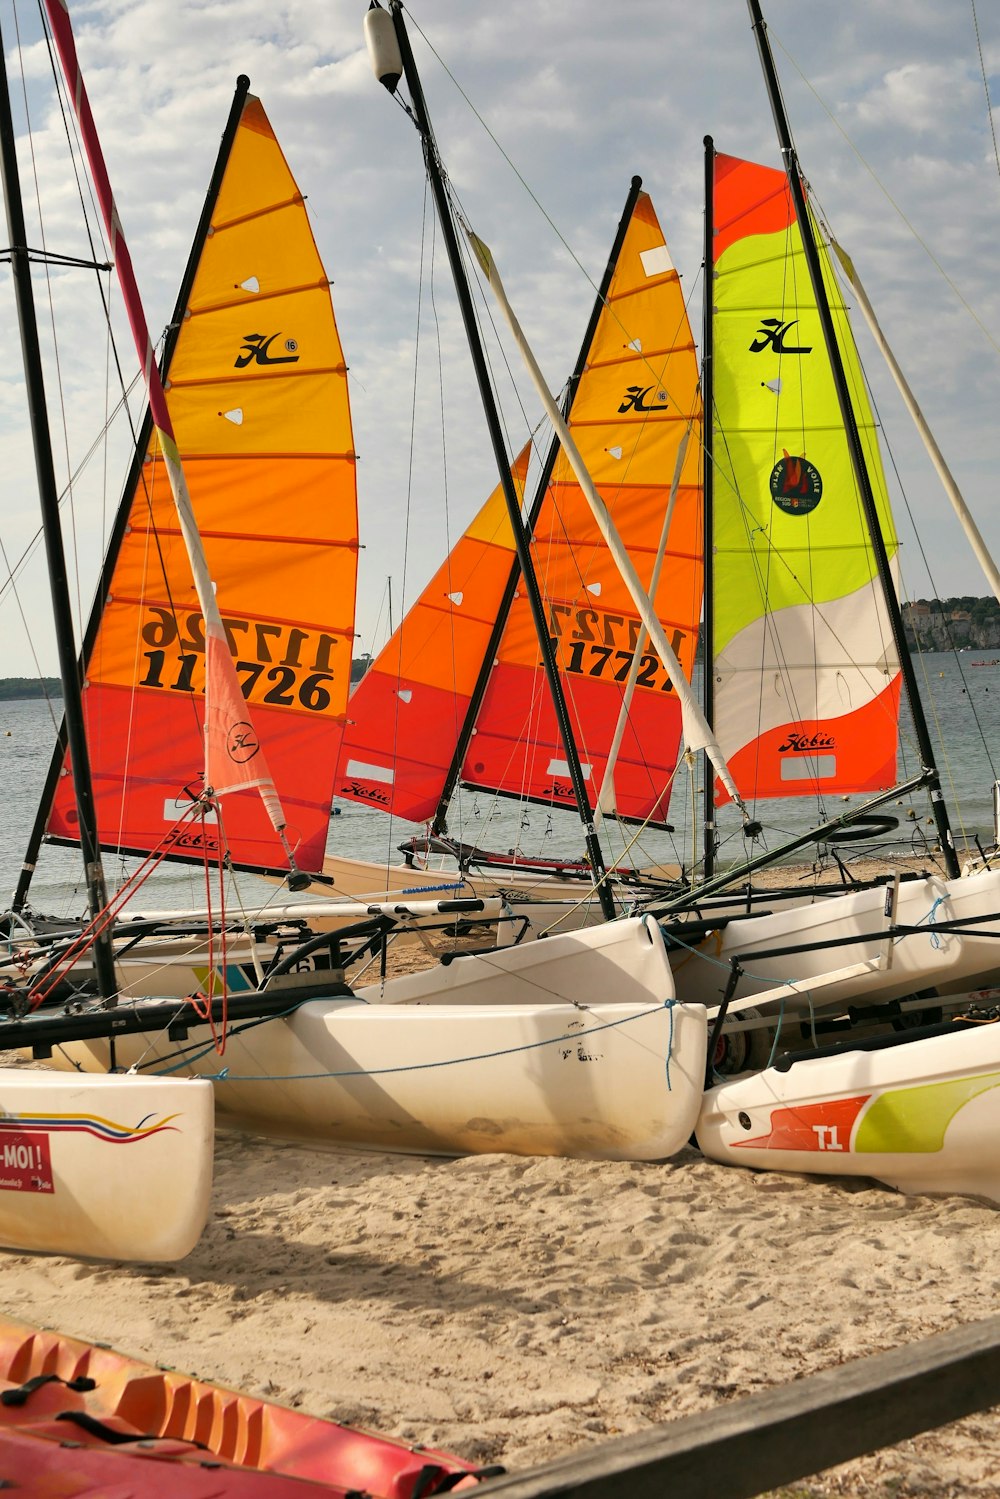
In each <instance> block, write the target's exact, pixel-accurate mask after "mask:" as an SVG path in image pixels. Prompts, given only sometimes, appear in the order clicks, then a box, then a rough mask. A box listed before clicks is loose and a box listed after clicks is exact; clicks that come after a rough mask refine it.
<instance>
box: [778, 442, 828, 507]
mask: <svg viewBox="0 0 1000 1499" xmlns="http://www.w3.org/2000/svg"><path fill="white" fill-rule="evenodd" d="M769 483H770V488H771V495H772V497H773V499H774V503H775V504H776V505H777V507H778V509H779V510H783V511H784V512H785V514H786V515H808V514H809V512H810V510H815V509H816V506H817V505H818V504H819V502H820V500H821V499H822V497H823V480H822V479H821V478H820V476H819V470H818V469H816V468H814V467H813V465H812V464H811V463H809V462H807V461H806V459H805V458H803V457H801V456H800V457H796V456H795V455H794V454H792V453H788V452H786V453H785V455H784V457H783V458H780V459H779V460H778V462H777V463H776V464H775V465H774V468H773V469H772V470H771V478H770V481H769Z"/></svg>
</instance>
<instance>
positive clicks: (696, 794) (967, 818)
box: [0, 651, 1000, 914]
mask: <svg viewBox="0 0 1000 1499" xmlns="http://www.w3.org/2000/svg"><path fill="white" fill-rule="evenodd" d="M914 662H915V666H916V670H917V674H918V677H919V678H920V681H921V695H922V697H923V699H924V702H925V709H926V711H927V713H928V717H929V719H930V726H931V735H932V739H933V741H934V747H935V753H936V755H937V763H938V768H939V771H940V774H941V781H942V786H943V789H944V794H945V800H946V802H947V804H948V808H949V813H950V816H951V820H952V825H953V828H954V830H955V837H956V842H957V843H958V844H959V846H960V847H962V846H974V843H975V840H976V838H977V837H978V838H979V839H980V840H981V841H982V843H983V844H984V845H986V844H989V843H992V841H993V810H992V784H993V781H994V780H995V779H996V769H995V766H994V763H993V761H994V758H995V759H996V760H997V761H998V762H1000V660H994V659H993V658H992V657H990V656H989V655H988V653H984V652H977V651H972V652H969V651H965V652H962V653H960V654H959V655H952V654H948V655H944V654H942V655H937V654H925V655H922V656H918V657H915V658H914ZM697 685H698V684H697V678H696V682H695V686H696V688H697ZM60 707H61V705H60V704H59V703H58V702H57V703H55V704H53V705H50V704H49V703H47V702H45V701H43V700H40V699H33V700H29V701H11V702H0V777H2V785H3V788H4V793H5V796H4V811H5V816H4V827H3V837H2V839H0V906H2V905H5V904H6V903H7V900H8V899H9V895H10V892H11V891H12V890H13V888H14V885H15V883H16V881H17V877H18V873H19V870H20V867H21V864H22V862H23V859H24V851H25V847H26V844H27V841H28V837H29V834H30V830H31V826H32V823H33V821H34V818H35V813H36V809H37V806H38V801H39V797H40V794H41V789H42V783H43V781H44V778H45V774H46V770H47V768H48V763H49V757H50V754H51V749H52V745H53V742H54V740H55V732H56V729H55V715H57V714H58V712H59V710H60ZM918 773H919V757H918V756H917V754H916V750H915V747H914V739H913V732H912V727H911V725H910V723H909V719H908V715H907V714H906V713H905V712H904V715H903V720H902V722H901V725H900V753H899V762H898V779H899V781H900V783H902V782H903V781H905V780H906V779H908V778H910V777H913V776H916V775H917V774H918ZM278 789H279V792H280V789H281V788H280V787H279V788H278ZM864 800H865V798H864V797H861V796H853V797H850V798H841V797H838V796H833V797H828V798H826V799H825V801H824V802H823V803H822V804H819V803H817V801H816V800H815V799H814V798H803V799H787V800H782V801H775V802H766V803H764V802H762V803H760V804H759V805H758V806H757V807H756V808H754V812H755V814H756V815H757V817H758V818H759V819H760V821H761V822H763V823H764V825H765V833H764V835H763V837H762V838H761V839H759V840H755V841H754V842H753V843H752V844H751V843H749V842H748V841H747V840H745V839H744V838H743V836H742V834H741V832H740V820H739V818H738V817H737V816H736V814H735V812H734V810H733V809H732V808H731V807H730V808H723V809H720V812H719V814H718V822H719V831H720V838H721V852H720V859H721V862H722V863H723V864H727V863H732V862H737V861H739V860H740V859H742V858H743V857H746V856H748V855H756V854H757V853H759V852H761V851H762V850H763V849H764V848H768V849H772V850H773V849H777V848H779V847H780V846H781V845H782V844H783V843H784V842H785V841H787V840H790V839H792V838H795V837H797V836H799V835H800V834H804V833H806V832H808V831H809V830H810V829H811V828H813V827H815V826H816V825H817V824H818V823H819V822H821V821H823V820H825V819H828V818H833V817H836V816H838V815H839V814H840V813H841V812H843V811H845V810H848V808H850V807H857V806H859V805H860V804H861V803H862V802H863V801H864ZM692 805H694V807H695V808H696V809H697V811H698V813H699V816H700V812H701V793H700V791H698V790H697V788H696V786H695V783H694V781H693V779H692V777H691V775H690V774H689V771H688V769H687V768H686V767H682V768H681V769H680V770H679V771H678V773H677V775H676V778H675V784H674V788H673V794H672V798H671V804H670V813H669V817H670V821H671V823H672V825H673V827H674V829H675V831H674V832H672V833H665V832H662V831H652V830H645V831H639V832H637V831H636V830H635V829H626V828H618V827H617V825H609V826H608V828H606V829H605V830H604V832H603V833H602V840H603V843H604V847H605V850H606V852H610V853H611V854H612V855H613V856H615V857H619V858H621V860H622V862H623V863H627V864H631V865H634V866H642V865H646V864H652V863H679V864H682V865H683V866H684V867H685V868H690V867H691V866H692V864H693V863H694V862H695V861H696V860H697V859H698V857H699V856H700V850H701V834H700V831H699V830H698V829H697V828H696V827H694V826H693V825H692ZM884 810H885V811H886V812H888V813H891V814H892V815H894V816H895V817H897V818H898V819H899V826H898V828H897V829H896V830H895V831H894V832H892V833H890V834H888V835H883V836H882V837H881V838H880V839H879V840H878V842H877V844H874V845H871V846H866V845H859V844H854V843H851V844H845V845H842V846H841V847H840V853H841V856H842V857H844V856H849V855H850V854H851V853H853V852H855V851H860V850H861V849H862V848H868V847H870V851H873V852H874V851H876V850H877V851H878V852H879V853H883V854H890V853H893V852H900V851H902V852H910V851H916V852H919V853H923V852H925V851H929V850H933V849H934V847H935V841H936V840H935V828H934V825H933V821H932V819H931V816H930V809H929V804H928V800H927V796H926V793H925V792H914V793H910V794H909V795H907V796H905V797H902V798H894V799H893V800H892V801H891V802H890V803H889V804H888V806H887V807H886V808H885V809H884ZM449 827H450V831H451V832H452V834H453V835H454V836H455V837H456V838H461V839H463V840H464V841H465V842H468V843H476V844H478V845H479V846H480V847H482V848H485V849H491V850H494V851H496V850H499V851H501V852H507V851H508V850H511V849H514V848H517V849H519V850H521V851H522V852H523V853H524V854H525V855H534V856H540V857H543V858H557V859H558V858H573V859H576V858H580V857H581V856H582V855H583V852H584V840H583V833H582V830H581V826H580V822H579V819H578V818H577V817H576V816H575V814H573V813H570V812H565V811H552V812H550V811H548V810H547V809H546V808H544V807H536V806H520V805H518V804H515V803H513V802H511V801H508V800H505V799H500V798H497V799H493V798H491V797H489V796H487V795H486V794H484V793H482V792H480V793H475V794H472V793H469V792H462V793H459V794H457V795H456V798H455V801H454V802H453V804H452V809H451V813H450V816H449ZM423 831H424V829H423V828H422V827H414V826H413V825H412V824H410V823H406V822H402V821H400V820H399V819H398V818H389V817H387V816H385V814H384V813H381V812H378V811H374V810H372V809H371V808H368V807H363V806H360V805H358V804H356V803H353V802H346V801H345V802H340V801H338V802H335V803H334V807H333V816H332V817H331V820H330V834H329V839H328V845H327V846H328V848H329V851H330V852H331V853H336V854H342V855H345V856H347V857H349V858H357V859H367V860H372V861H374V862H379V863H385V864H390V863H398V862H399V860H400V855H399V853H398V852H397V846H398V845H399V844H400V843H402V842H404V841H405V840H406V839H407V838H410V837H413V836H414V835H419V834H420V833H422V832H423ZM819 851H820V850H819V848H818V846H817V845H816V844H809V845H806V846H805V848H803V849H800V850H799V851H797V852H796V853H795V854H794V855H793V856H792V857H794V859H795V861H796V862H809V861H810V860H812V859H813V858H815V857H816V856H817V855H818V853H819ZM137 862H138V861H137V860H135V859H130V860H124V861H123V860H119V859H116V858H115V857H113V856H108V857H107V859H106V875H107V879H108V883H109V886H111V887H114V886H115V885H116V884H118V883H119V882H120V881H121V880H122V879H123V878H124V877H125V876H126V875H127V874H129V873H130V872H131V870H132V869H134V867H135V865H136V863H137ZM239 880H240V882H241V884H240V888H241V890H243V892H244V895H245V899H246V900H247V902H248V903H249V902H252V901H254V900H260V899H267V898H269V897H271V898H273V896H274V893H275V892H274V888H273V887H272V886H270V885H265V884H264V883H263V882H262V881H259V880H255V879H253V877H250V876H240V877H239ZM204 900H205V888H204V874H203V872H202V871H201V870H200V869H199V868H197V867H195V866H182V865H173V866H170V867H169V869H168V868H167V867H166V866H161V869H160V870H158V871H157V873H156V875H155V877H154V878H153V879H152V880H150V881H149V883H148V884H147V885H146V886H145V887H144V889H143V891H142V892H141V894H140V895H139V896H138V897H137V904H138V905H140V906H143V907H146V908H147V909H148V908H151V907H175V906H193V907H200V906H202V905H203V904H204ZM31 902H32V905H33V906H34V908H35V909H36V910H38V911H47V912H52V913H55V914H78V913H80V912H82V911H83V910H84V908H85V904H86V899H85V891H84V885H83V879H82V868H81V863H80V855H79V851H78V850H75V849H67V848H56V847H52V846H44V847H43V848H42V851H41V854H40V856H39V860H38V869H37V872H36V874H35V876H34V879H33V882H32V887H31Z"/></svg>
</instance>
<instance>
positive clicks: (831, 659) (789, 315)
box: [712, 155, 900, 800]
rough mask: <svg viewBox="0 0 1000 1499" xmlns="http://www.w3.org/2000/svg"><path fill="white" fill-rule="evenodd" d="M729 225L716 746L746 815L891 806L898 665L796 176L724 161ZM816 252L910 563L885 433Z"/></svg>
mask: <svg viewBox="0 0 1000 1499" xmlns="http://www.w3.org/2000/svg"><path fill="white" fill-rule="evenodd" d="M714 226H715V236H714V259H715V271H714V278H713V281H712V288H713V291H712V300H713V321H714V333H715V350H714V358H713V361H712V366H713V370H714V391H713V407H714V413H715V420H716V433H715V441H714V451H715V481H714V499H713V535H712V550H713V557H714V567H713V574H714V595H715V597H714V600H713V605H714V630H715V641H714V644H715V661H714V665H713V678H714V690H715V715H714V721H715V731H716V735H717V738H718V740H719V743H720V745H721V747H722V750H723V753H724V754H725V757H726V760H727V762H728V764H729V768H730V770H731V771H732V773H733V776H734V778H735V780H736V784H737V786H738V787H739V789H740V792H741V793H742V795H743V796H744V797H745V798H746V799H750V798H753V797H780V796H803V795H809V794H813V795H816V794H820V793H823V792H838V793H847V792H869V791H878V790H883V789H885V788H887V787H890V786H892V785H894V784H895V779H896V741H897V720H898V714H899V692H900V668H899V661H898V658H897V656H896V652H895V647H894V645H893V637H892V629H891V625H890V622H889V617H888V614H887V612H886V608H885V603H884V599H883V596H882V591H881V586H880V584H879V582H878V578H877V570H876V562H875V556H874V552H873V550H872V546H871V542H870V539H869V534H868V527H867V524H866V521H865V518H864V514H863V511H862V506H861V499H860V495H859V492H858V487H857V482H856V480H855V477H854V472H853V469H852V466H851V461H850V453H849V449H848V445H847V438H846V434H845V432H844V428H843V424H842V421H841V417H840V408H839V405H838V402H837V396H836V390H835V386H834V383H833V375H832V371H831V366H830V360H829V357H828V355H827V353H826V348H825V345H824V340H823V333H822V328H821V325H820V321H819V316H818V313H817V309H816V300H815V297H814V294H813V290H812V285H811V282H810V279H809V274H808V270H807V268H806V265H805V259H804V252H803V246H802V236H801V233H800V230H799V226H798V223H797V222H796V217H795V208H794V204H793V202H792V198H791V193H790V191H789V188H788V184H787V181H786V178H785V174H784V172H781V171H775V170H774V169H772V168H770V167H762V166H757V165H755V164H754V163H752V162H747V161H740V160H737V159H736V158H734V157H730V156H722V155H719V156H717V157H716V158H715V192H714ZM819 252H820V259H821V264H822V267H823V276H824V281H825V283H826V287H827V292H828V295H829V300H830V304H831V311H832V315H833V319H834V325H835V328H836V333H837V343H838V346H839V349H840V353H841V357H842V359H843V363H844V368H845V371H846V374H847V378H848V381H849V384H850V389H851V401H852V405H853V408H854V412H855V416H856V419H857V424H858V429H859V433H860V439H861V443H862V447H863V449H864V453H865V460H866V465H867V468H868V472H869V475H870V478H871V483H872V488H873V492H874V495H875V499H876V504H877V507H878V511H879V517H880V523H881V529H882V535H883V537H884V540H885V545H886V550H887V552H888V554H889V557H890V558H891V559H893V562H894V564H895V556H896V552H897V543H896V537H895V532H894V529H893V522H892V515H891V512H890V509H889V501H888V496H887V493H886V488H885V478H884V475H883V472H882V464H881V459H880V457H879V451H878V442H877V438H876V432H875V423H874V420H873V418H872V413H871V408H870V406H869V403H868V399H867V395H866V392H865V388H864V380H863V376H862V373H861V366H860V362H859V359H858V355H857V350H856V348H855V346H854V340H853V337H852V334H851V330H850V326H849V324H848V320H847V312H846V309H845V307H844V303H843V298H842V296H841V295H840V293H839V291H838V288H837V285H836V282H835V281H834V278H833V273H832V270H831V266H830V259H829V255H828V253H827V251H826V249H825V247H824V246H823V245H822V244H820V245H819ZM719 796H720V799H722V800H724V799H725V794H724V793H723V792H722V791H721V789H720V792H719Z"/></svg>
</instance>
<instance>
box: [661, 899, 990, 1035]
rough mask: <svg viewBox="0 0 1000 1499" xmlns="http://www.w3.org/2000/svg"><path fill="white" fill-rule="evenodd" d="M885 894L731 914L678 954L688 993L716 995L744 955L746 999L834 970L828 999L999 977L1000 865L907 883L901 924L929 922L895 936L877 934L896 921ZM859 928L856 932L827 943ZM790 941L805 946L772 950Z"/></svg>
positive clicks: (803, 984) (961, 986)
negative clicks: (961, 927)
mask: <svg viewBox="0 0 1000 1499" xmlns="http://www.w3.org/2000/svg"><path fill="white" fill-rule="evenodd" d="M886 897H887V890H886V889H885V888H873V889H870V890H858V891H853V892H851V893H849V894H845V895H840V896H836V897H824V898H823V899H822V900H819V901H816V902H814V903H811V904H803V905H801V906H783V907H782V908H781V909H780V910H777V911H775V912H774V913H773V915H770V916H754V917H749V918H746V919H739V920H735V921H732V922H730V924H729V925H728V926H727V927H725V928H724V929H723V930H722V931H721V933H719V935H718V936H717V937H714V938H709V939H707V940H706V941H705V942H704V943H702V944H701V946H700V948H699V950H698V951H697V952H695V953H691V954H684V953H674V954H672V960H673V967H674V974H675V978H676V983H677V992H678V994H679V996H680V997H681V998H682V999H684V1000H699V1001H701V1002H702V1003H703V1004H709V1005H712V1004H717V1003H718V1002H719V999H720V996H721V994H722V992H723V990H724V989H725V987H726V982H727V979H728V977H729V973H730V966H731V961H732V959H733V957H734V956H736V955H739V961H740V967H741V969H742V975H741V977H740V980H739V985H738V987H737V990H736V998H737V999H741V998H744V997H746V996H749V995H763V994H764V993H765V991H767V990H768V989H772V988H774V987H775V986H776V985H779V984H782V985H786V984H794V985H798V986H799V987H800V988H801V989H802V991H803V997H804V999H807V998H808V995H807V992H806V991H807V990H808V987H809V984H810V982H811V981H812V980H822V979H823V978H824V977H825V976H827V975H829V974H831V973H832V972H834V971H837V972H840V973H842V974H843V980H842V981H838V982H837V983H835V984H833V985H828V986H826V987H825V988H821V990H819V991H818V992H817V994H816V996H815V1001H816V1002H818V1003H820V1004H822V1005H824V1006H832V1005H834V1004H841V1003H844V1002H847V1001H855V1002H856V1001H858V1000H861V999H864V998H870V999H877V1000H879V1001H885V1000H889V999H893V998H898V997H900V996H904V995H908V994H912V993H914V992H916V991H918V990H921V989H928V988H936V989H937V990H938V991H939V992H940V993H961V992H962V991H964V990H967V989H972V988H974V987H976V986H977V985H979V984H984V983H987V982H989V981H990V976H991V975H992V974H993V972H994V971H995V970H996V969H997V967H998V966H1000V870H988V871H986V872H984V873H982V874H977V875H973V876H971V877H970V878H969V879H954V880H946V879H944V878H942V877H940V876H937V875H935V876H932V877H931V878H929V879H922V880H907V881H905V882H904V883H901V884H900V887H899V903H898V908H897V911H896V918H895V924H896V925H897V926H910V927H919V928H920V930H919V931H917V932H914V933H912V934H910V935H906V936H902V937H899V938H897V939H896V940H895V941H894V942H892V943H889V942H886V941H879V940H877V939H878V933H879V932H880V931H884V930H885V928H886V925H887V918H886V916H885V903H886ZM946 921H962V922H969V923H973V924H971V925H970V926H969V927H968V929H967V930H966V931H964V932H961V933H958V932H955V933H949V932H942V931H941V930H940V928H941V924H942V923H943V922H946ZM850 937H856V938H857V941H855V942H847V943H845V944H844V945H838V946H836V947H831V946H829V945H824V944H829V943H830V942H833V941H837V942H838V943H839V942H840V941H841V939H843V938H850ZM781 948H799V949H800V950H799V951H795V952H792V953H789V954H784V955H780V956H765V954H767V953H769V952H771V951H773V950H774V949H781ZM806 948H808V950H806ZM785 997H786V999H787V995H786V996H785Z"/></svg>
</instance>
